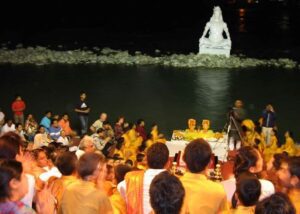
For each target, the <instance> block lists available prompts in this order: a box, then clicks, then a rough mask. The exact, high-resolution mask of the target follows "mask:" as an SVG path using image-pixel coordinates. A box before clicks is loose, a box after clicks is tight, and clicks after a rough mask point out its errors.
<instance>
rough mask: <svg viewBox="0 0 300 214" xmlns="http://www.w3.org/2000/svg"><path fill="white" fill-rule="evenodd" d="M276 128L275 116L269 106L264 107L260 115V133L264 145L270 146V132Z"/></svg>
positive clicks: (271, 107)
mask: <svg viewBox="0 0 300 214" xmlns="http://www.w3.org/2000/svg"><path fill="white" fill-rule="evenodd" d="M275 126H276V114H275V111H274V108H273V106H272V105H271V104H268V105H267V106H266V109H265V110H264V111H263V113H262V132H263V134H264V135H265V138H266V139H265V140H266V144H267V145H270V140H271V131H272V130H273V129H274V128H275Z"/></svg>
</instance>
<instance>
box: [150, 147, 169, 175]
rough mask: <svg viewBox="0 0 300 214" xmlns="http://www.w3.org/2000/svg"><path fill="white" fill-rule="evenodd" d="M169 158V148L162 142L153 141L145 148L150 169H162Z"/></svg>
mask: <svg viewBox="0 0 300 214" xmlns="http://www.w3.org/2000/svg"><path fill="white" fill-rule="evenodd" d="M168 160H169V149H168V147H167V146H166V145H165V144H163V143H154V144H152V145H151V146H150V147H149V148H148V150H147V163H148V166H149V168H151V169H163V168H164V166H165V165H166V164H167V162H168Z"/></svg>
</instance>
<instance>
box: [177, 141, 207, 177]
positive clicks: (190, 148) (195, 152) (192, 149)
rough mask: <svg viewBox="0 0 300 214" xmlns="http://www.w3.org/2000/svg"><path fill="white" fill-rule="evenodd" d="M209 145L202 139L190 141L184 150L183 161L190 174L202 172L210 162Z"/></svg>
mask: <svg viewBox="0 0 300 214" xmlns="http://www.w3.org/2000/svg"><path fill="white" fill-rule="evenodd" d="M211 155H212V151H211V148H210V145H209V144H208V143H207V142H206V141H205V140H204V139H202V138H200V139H196V140H193V141H191V142H190V143H189V144H188V145H187V146H186V147H185V150H184V154H183V160H184V162H185V163H186V165H187V168H188V169H189V171H190V172H192V173H199V172H202V171H203V170H204V169H205V168H206V166H207V165H208V164H209V162H210V160H211Z"/></svg>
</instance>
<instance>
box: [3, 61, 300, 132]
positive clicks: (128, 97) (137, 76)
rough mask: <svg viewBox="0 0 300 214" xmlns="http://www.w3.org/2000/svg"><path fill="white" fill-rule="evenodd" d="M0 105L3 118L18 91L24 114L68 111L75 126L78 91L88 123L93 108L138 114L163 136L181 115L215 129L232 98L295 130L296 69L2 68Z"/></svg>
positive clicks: (252, 114)
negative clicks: (269, 111) (268, 111)
mask: <svg viewBox="0 0 300 214" xmlns="http://www.w3.org/2000/svg"><path fill="white" fill-rule="evenodd" d="M0 69H1V85H0V97H1V103H0V106H1V107H2V109H3V110H4V112H5V113H6V114H7V115H8V116H9V115H10V114H11V113H10V103H11V102H12V100H13V98H14V95H15V94H16V93H20V94H21V95H22V96H23V98H24V100H25V101H26V103H27V110H26V113H34V115H35V116H36V118H37V119H38V120H40V119H41V117H42V116H43V113H44V111H46V110H52V111H53V112H54V113H55V114H62V113H64V112H68V113H69V114H70V116H71V120H72V124H73V126H74V127H77V126H78V121H77V117H76V114H75V113H74V111H73V109H74V106H75V105H76V103H77V102H78V97H79V92H80V91H81V90H84V91H86V92H87V94H88V100H89V102H90V105H91V109H92V111H91V114H90V122H93V121H94V120H96V119H97V117H98V115H99V113H100V112H107V113H108V115H109V120H110V121H111V122H115V119H116V118H117V117H118V116H120V115H124V116H125V117H126V119H127V120H128V121H131V122H135V121H136V120H137V119H139V118H144V119H145V121H146V124H147V126H148V128H149V126H150V125H151V124H152V123H153V122H156V123H157V124H158V125H159V128H160V130H161V131H162V132H163V133H164V134H165V135H166V136H168V137H170V136H171V134H172V130H174V129H184V128H186V126H187V119H189V118H195V119H196V120H197V123H198V124H199V125H200V123H201V121H202V119H209V120H211V125H212V128H213V130H215V131H220V130H222V129H223V127H224V125H225V123H226V116H225V115H226V113H227V111H228V108H229V107H230V106H232V104H233V102H234V100H236V99H241V100H243V101H244V103H245V109H246V110H247V112H248V117H249V118H251V119H253V120H257V119H258V118H259V116H260V115H261V112H262V110H263V109H264V107H265V105H266V104H267V103H268V102H271V103H273V105H274V108H275V111H276V112H277V114H278V127H279V130H280V132H281V133H283V132H284V131H285V130H288V129H291V130H293V131H294V132H295V133H296V137H297V138H298V137H299V132H300V126H299V124H298V123H299V121H300V114H299V109H300V100H299V95H300V84H299V82H300V73H299V71H289V70H281V69H274V68H255V69H253V68H252V69H243V70H240V69H239V70H230V69H205V68H201V69H183V68H171V67H160V66H141V67H138V66H121V65H79V66H72V65H68V66H67V65H48V66H41V67H37V66H30V65H27V66H1V67H0Z"/></svg>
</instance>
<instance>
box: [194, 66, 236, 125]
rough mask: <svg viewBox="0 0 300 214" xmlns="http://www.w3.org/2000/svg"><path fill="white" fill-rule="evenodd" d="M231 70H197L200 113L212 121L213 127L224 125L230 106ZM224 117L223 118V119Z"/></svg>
mask: <svg viewBox="0 0 300 214" xmlns="http://www.w3.org/2000/svg"><path fill="white" fill-rule="evenodd" d="M230 82H231V78H230V71H229V70H224V69H220V70H215V71H214V72H210V71H203V72H197V79H196V84H197V85H196V88H195V95H196V103H195V106H196V108H198V111H199V114H200V115H201V116H202V117H204V118H203V119H209V120H211V121H212V127H218V128H220V127H223V125H224V124H223V123H224V121H225V115H226V111H227V107H228V106H230V104H231V103H230V99H228V98H229V96H230V94H229V89H230ZM222 118H223V119H222Z"/></svg>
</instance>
